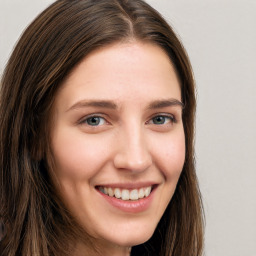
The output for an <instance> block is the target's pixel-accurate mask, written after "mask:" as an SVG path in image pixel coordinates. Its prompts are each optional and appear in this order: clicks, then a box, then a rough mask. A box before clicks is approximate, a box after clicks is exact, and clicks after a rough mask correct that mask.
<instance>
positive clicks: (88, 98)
mask: <svg viewBox="0 0 256 256" xmlns="http://www.w3.org/2000/svg"><path fill="white" fill-rule="evenodd" d="M1 84H2V90H1V109H0V113H1V123H0V127H1V128H0V129H1V133H0V134H1V138H0V141H1V146H0V154H1V165H0V170H1V176H0V177H1V178H0V179H1V192H0V194H1V209H0V210H1V211H0V217H1V218H2V220H3V223H4V237H3V239H2V241H1V243H0V249H1V253H2V254H1V255H8V256H12V255H26V256H27V255H74V256H78V255H120V256H121V255H154V256H155V255H161V256H162V255H172V256H185V255H186V256H187V255H191V256H196V255H197V256H198V255H201V253H202V240H203V221H202V205H201V200H200V192H199V189H198V185H197V179H196V174H195V170H194V151H193V136H194V113H195V93H194V81H193V75H192V70H191V67H190V63H189V60H188V57H187V55H186V53H185V50H184V48H183V47H182V45H181V43H180V41H179V40H178V39H177V37H176V35H175V34H174V32H173V31H172V29H171V28H170V27H169V25H168V24H167V23H166V22H165V21H164V20H163V18H162V17H161V16H160V15H159V14H158V13H157V12H156V11H155V10H154V9H152V8H151V7H150V6H149V5H147V4H146V3H145V2H143V1H141V0H136V1H134V0H133V1H132V0H115V1H112V0H99V1H91V0H74V1H69V0H59V1H56V2H55V3H54V4H52V5H51V6H50V7H49V8H47V9H46V10H45V11H44V12H43V13H42V14H41V15H39V16H38V17H37V18H36V20H35V21H34V22H33V23H32V24H31V25H30V26H29V27H28V28H27V30H26V31H25V32H24V34H23V35H22V37H21V39H20V40H19V42H18V44H17V46H16V48H15V49H14V51H13V54H12V55H11V57H10V60H9V62H8V64H7V66H6V69H5V72H4V74H3V78H2V82H1Z"/></svg>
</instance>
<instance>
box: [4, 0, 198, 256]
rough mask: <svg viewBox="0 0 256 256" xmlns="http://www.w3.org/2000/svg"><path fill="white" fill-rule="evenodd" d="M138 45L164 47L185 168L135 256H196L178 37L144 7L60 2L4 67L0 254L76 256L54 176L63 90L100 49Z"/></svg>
mask: <svg viewBox="0 0 256 256" xmlns="http://www.w3.org/2000/svg"><path fill="white" fill-rule="evenodd" d="M130 39H135V40H138V41H147V42H151V43H153V44H156V45H158V46H160V47H161V48H162V49H164V50H165V52H166V54H167V55H168V56H169V58H170V60H171V61H172V63H173V65H174V67H175V69H176V71H177V74H178V76H179V79H180V84H181V92H182V100H183V102H184V104H185V108H184V110H183V123H184V131H185V140H186V159H185V163H184V167H183V170H182V173H181V176H180V179H179V182H178V184H177V188H176V191H175V194H174V196H173V198H172V200H171V202H170V203H169V205H168V207H167V209H166V211H165V213H164V215H163V217H162V218H161V220H160V222H159V224H158V226H157V228H156V230H155V232H154V234H153V236H152V237H151V239H150V240H149V241H147V242H145V243H144V244H141V245H138V246H135V247H133V248H132V255H140V256H143V255H152V256H153V255H154V256H170V255H171V256H188V255H189V256H199V255H201V254H202V247H203V211H202V203H201V197H200V192H199V188H198V183H197V178H196V174H195V167H194V116H195V106H196V102H195V86H194V79H193V74H192V69H191V65H190V62H189V59H188V57H187V54H186V52H185V50H184V48H183V46H182V44H181V42H180V40H179V39H178V38H177V36H176V35H175V33H174V32H173V30H172V28H171V27H170V26H169V25H168V24H167V23H166V21H165V20H164V19H163V18H162V17H161V15H160V14H159V13H158V12H157V11H156V10H154V9H153V8H152V7H150V6H149V5H148V4H146V3H145V2H144V1H142V0H72V1H71V0H59V1H56V2H55V3H53V4H52V5H51V6H50V7H48V8H47V9H46V10H45V11H43V12H42V13H41V14H40V15H39V16H38V17H37V18H36V19H35V20H34V21H33V22H32V24H31V25H30V26H29V27H28V28H27V29H26V30H25V32H24V33H23V35H22V36H21V38H20V40H19V41H18V43H17V45H16V47H15V49H14V51H13V53H12V55H11V57H10V59H9V62H8V63H7V66H6V68H5V71H4V74H3V77H2V81H1V86H2V88H1V98H0V100H1V101H0V199H1V201H0V219H2V221H3V223H4V233H5V234H4V238H3V239H2V241H1V242H0V250H1V255H3V256H14V255H22V256H23V255H26V256H30V255H31V256H32V255H37V256H50V255H56V256H57V255H58V256H59V255H70V252H69V249H70V248H69V247H68V245H67V241H70V243H69V245H70V244H71V243H72V241H74V239H75V237H76V235H77V234H80V233H81V231H82V230H79V226H78V225H77V223H76V221H75V220H74V219H73V218H72V216H71V214H70V213H69V212H68V211H67V209H66V208H65V206H64V204H63V203H62V201H61V200H60V197H59V196H58V193H57V191H56V189H55V188H54V185H53V182H52V179H51V175H50V173H49V154H50V153H49V152H50V146H49V145H50V141H49V140H50V138H49V120H50V116H51V107H52V104H53V101H54V97H55V95H56V92H57V90H58V89H59V87H60V86H61V84H62V82H63V80H64V79H65V77H67V75H68V74H69V73H70V72H71V71H72V69H73V68H74V67H75V66H76V65H77V64H78V63H79V62H80V61H81V60H82V59H83V58H84V57H86V56H87V55H88V53H90V52H92V51H93V50H95V49H97V48H99V47H103V46H106V45H109V44H112V43H115V42H120V41H127V40H130Z"/></svg>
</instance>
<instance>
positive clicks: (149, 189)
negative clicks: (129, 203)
mask: <svg viewBox="0 0 256 256" xmlns="http://www.w3.org/2000/svg"><path fill="white" fill-rule="evenodd" d="M150 192H151V187H147V188H146V189H145V192H144V193H145V196H146V197H147V196H149V194H150Z"/></svg>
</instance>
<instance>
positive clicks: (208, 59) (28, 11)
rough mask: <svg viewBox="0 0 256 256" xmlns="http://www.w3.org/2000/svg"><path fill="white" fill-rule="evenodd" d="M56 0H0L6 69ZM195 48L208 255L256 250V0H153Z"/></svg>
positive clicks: (249, 254) (0, 50)
mask: <svg viewBox="0 0 256 256" xmlns="http://www.w3.org/2000/svg"><path fill="white" fill-rule="evenodd" d="M52 2H53V1H51V0H0V73H2V71H3V69H4V65H5V63H6V61H7V59H8V56H9V55H10V52H11V50H12V48H13V46H14V44H15V42H16V40H17V39H18V38H19V36H20V34H21V32H22V31H23V30H24V28H26V26H27V25H28V24H29V23H30V22H31V21H32V20H33V19H34V17H35V16H36V15H37V14H38V13H39V12H41V11H42V10H43V9H44V8H45V7H46V6H48V5H49V4H50V3H52ZM148 2H149V3H150V4H151V5H152V6H153V7H155V8H156V9H157V10H158V11H159V12H160V13H162V15H163V16H164V17H165V18H166V19H167V20H168V22H169V23H170V24H171V25H172V26H173V27H174V29H175V31H176V32H177V33H178V35H179V37H180V38H181V39H182V42H183V44H184V46H185V48H186V49H187V52H188V54H189V56H190V59H191V62H192V66H193V68H194V74H195V79H196V83H197V98H198V108H197V124H196V165H197V173H198V178H199V182H200V187H201V191H202V194H203V201H204V206H205V214H206V234H205V255H206V256H256V1H255V0H148Z"/></svg>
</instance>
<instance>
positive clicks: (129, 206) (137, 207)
mask: <svg viewBox="0 0 256 256" xmlns="http://www.w3.org/2000/svg"><path fill="white" fill-rule="evenodd" d="M155 190H156V188H154V189H153V190H152V191H151V193H150V195H149V196H148V197H145V198H141V199H139V200H134V201H132V200H127V201H125V200H121V199H118V198H116V197H110V196H107V195H106V194H104V193H102V192H101V191H99V190H97V191H98V192H99V193H100V194H101V195H102V196H103V198H104V199H105V200H106V201H107V202H108V203H110V204H111V205H112V206H114V207H116V208H118V209H119V210H121V211H124V212H128V213H139V212H143V211H146V210H147V209H148V208H149V207H150V205H151V202H152V200H153V196H154V194H155Z"/></svg>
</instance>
